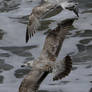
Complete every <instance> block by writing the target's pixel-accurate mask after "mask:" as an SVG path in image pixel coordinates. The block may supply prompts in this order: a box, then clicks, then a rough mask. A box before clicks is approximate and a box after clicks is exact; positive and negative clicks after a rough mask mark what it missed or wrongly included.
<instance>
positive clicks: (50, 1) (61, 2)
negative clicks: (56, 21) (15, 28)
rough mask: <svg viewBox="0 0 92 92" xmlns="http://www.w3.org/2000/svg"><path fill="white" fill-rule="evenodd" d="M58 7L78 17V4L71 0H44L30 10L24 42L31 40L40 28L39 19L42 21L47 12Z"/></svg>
mask: <svg viewBox="0 0 92 92" xmlns="http://www.w3.org/2000/svg"><path fill="white" fill-rule="evenodd" d="M58 6H60V7H61V8H62V9H68V10H70V11H73V12H74V13H75V14H76V15H77V16H79V15H78V7H77V6H78V3H77V2H74V1H73V0H44V2H43V3H42V4H40V5H39V6H36V7H35V8H33V9H32V13H31V14H30V16H29V22H28V25H27V29H26V42H28V40H29V38H31V37H32V36H33V35H34V34H35V32H36V30H37V28H38V27H39V26H40V19H42V18H43V17H44V16H45V15H46V14H48V12H50V11H52V10H54V9H55V8H56V7H58Z"/></svg>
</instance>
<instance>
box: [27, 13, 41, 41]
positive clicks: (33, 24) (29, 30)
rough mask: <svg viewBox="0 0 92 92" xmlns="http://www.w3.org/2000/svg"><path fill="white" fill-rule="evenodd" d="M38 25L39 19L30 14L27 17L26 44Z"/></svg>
mask: <svg viewBox="0 0 92 92" xmlns="http://www.w3.org/2000/svg"><path fill="white" fill-rule="evenodd" d="M39 25H40V23H39V19H38V18H37V17H36V16H35V15H34V14H31V15H30V16H29V22H28V25H27V29H26V42H28V40H29V38H31V37H32V36H33V35H34V34H35V32H36V29H37V28H38V26H39Z"/></svg>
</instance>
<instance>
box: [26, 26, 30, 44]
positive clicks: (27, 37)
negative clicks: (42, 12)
mask: <svg viewBox="0 0 92 92" xmlns="http://www.w3.org/2000/svg"><path fill="white" fill-rule="evenodd" d="M28 40H29V34H28V28H27V29H26V43H27V42H28Z"/></svg>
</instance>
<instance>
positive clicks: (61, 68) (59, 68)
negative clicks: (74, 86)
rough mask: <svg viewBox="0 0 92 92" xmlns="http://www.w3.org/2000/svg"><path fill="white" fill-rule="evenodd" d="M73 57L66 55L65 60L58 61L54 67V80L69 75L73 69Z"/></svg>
mask: <svg viewBox="0 0 92 92" xmlns="http://www.w3.org/2000/svg"><path fill="white" fill-rule="evenodd" d="M71 61H72V60H71V57H70V56H68V55H67V56H66V57H65V58H64V59H63V60H61V61H60V62H57V63H56V64H55V66H54V68H53V74H54V77H53V80H59V79H62V78H63V77H65V76H67V75H68V74H69V73H70V72H71V69H72V62H71Z"/></svg>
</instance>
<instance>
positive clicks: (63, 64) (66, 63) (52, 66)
mask: <svg viewBox="0 0 92 92" xmlns="http://www.w3.org/2000/svg"><path fill="white" fill-rule="evenodd" d="M44 61H46V62H44ZM21 67H29V68H31V69H33V70H40V71H43V72H44V71H48V72H50V73H52V75H53V81H56V80H60V79H62V78H64V77H66V76H67V75H69V73H70V72H71V70H72V59H71V57H70V56H69V55H67V56H65V57H64V58H63V59H62V60H60V61H59V62H57V61H55V63H54V62H51V61H49V60H48V59H40V58H38V59H36V60H32V61H28V62H27V63H25V64H23V65H22V66H21Z"/></svg>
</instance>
